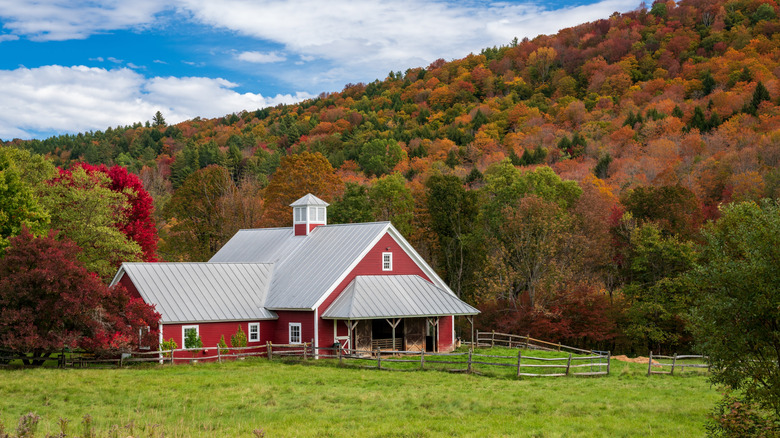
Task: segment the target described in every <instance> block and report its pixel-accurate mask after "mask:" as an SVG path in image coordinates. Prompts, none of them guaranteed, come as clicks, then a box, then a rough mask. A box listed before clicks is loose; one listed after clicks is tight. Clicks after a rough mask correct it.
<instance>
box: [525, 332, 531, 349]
mask: <svg viewBox="0 0 780 438" xmlns="http://www.w3.org/2000/svg"><path fill="white" fill-rule="evenodd" d="M530 343H531V334H530V333H529V334H527V335H525V349H526V350H528V345H529V344H530Z"/></svg>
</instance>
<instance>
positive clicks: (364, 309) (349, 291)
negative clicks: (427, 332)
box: [322, 275, 479, 319]
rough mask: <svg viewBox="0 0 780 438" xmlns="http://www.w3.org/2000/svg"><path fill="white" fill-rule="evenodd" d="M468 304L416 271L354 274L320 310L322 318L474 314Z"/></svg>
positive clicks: (475, 312)
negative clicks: (397, 273)
mask: <svg viewBox="0 0 780 438" xmlns="http://www.w3.org/2000/svg"><path fill="white" fill-rule="evenodd" d="M477 313H479V310H477V309H475V308H474V307H471V306H469V305H468V304H466V303H464V302H463V301H461V300H459V299H458V298H457V297H455V296H454V295H451V294H450V293H448V292H447V291H445V290H443V289H440V288H438V287H436V286H435V285H434V284H433V283H431V282H429V281H426V280H425V279H423V278H422V277H420V276H418V275H363V276H357V277H355V279H354V280H352V282H350V283H349V285H347V287H346V288H345V289H344V291H343V292H342V293H341V294H340V295H339V296H338V298H336V300H335V301H333V303H332V304H331V305H330V306H329V307H328V308H327V310H325V312H323V313H322V318H324V319H376V318H410V317H423V316H448V315H476V314H477Z"/></svg>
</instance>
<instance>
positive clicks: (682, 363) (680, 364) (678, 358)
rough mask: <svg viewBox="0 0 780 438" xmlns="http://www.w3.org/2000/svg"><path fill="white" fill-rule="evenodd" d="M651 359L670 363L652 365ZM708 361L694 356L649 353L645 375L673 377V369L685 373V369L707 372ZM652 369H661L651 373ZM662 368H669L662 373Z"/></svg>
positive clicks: (702, 357) (705, 358) (705, 357)
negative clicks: (698, 369)
mask: <svg viewBox="0 0 780 438" xmlns="http://www.w3.org/2000/svg"><path fill="white" fill-rule="evenodd" d="M653 359H656V360H658V359H660V360H671V361H672V362H671V363H669V362H655V363H653ZM708 360H709V358H708V357H707V356H700V355H695V354H685V355H677V354H676V353H675V355H674V356H663V355H660V354H656V355H653V352H652V351H651V352H650V354H649V355H648V360H647V375H648V376H652V375H653V374H669V375H674V369H675V367H677V368H679V369H680V371H685V368H707V369H708V370H709V368H710V366H709V365H708V364H707V363H706V362H707V361H708ZM689 361H696V362H693V363H692V362H689ZM702 362H703V363H702ZM653 367H657V368H661V371H653ZM663 367H670V370H669V371H663Z"/></svg>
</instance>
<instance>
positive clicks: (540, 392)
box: [0, 349, 719, 437]
mask: <svg viewBox="0 0 780 438" xmlns="http://www.w3.org/2000/svg"><path fill="white" fill-rule="evenodd" d="M507 351H508V352H511V351H514V354H516V352H517V350H507ZM489 354H499V355H500V354H501V350H498V349H497V350H493V351H491V352H490V353H489ZM528 354H529V355H533V354H534V353H533V352H528ZM507 355H509V354H507ZM366 364H368V362H367V363H366ZM383 366H384V364H383ZM646 372H647V366H646V365H641V364H627V363H623V362H617V361H613V362H612V373H611V375H610V376H609V377H597V378H583V377H576V378H575V377H562V378H523V379H521V380H518V379H515V378H509V377H506V378H502V377H500V376H499V377H491V376H484V375H482V376H480V375H467V374H462V373H447V372H441V371H423V372H420V371H409V372H402V371H378V370H371V369H358V368H355V367H344V368H339V367H338V366H337V365H336V364H335V363H334V361H309V362H306V363H301V362H294V363H292V362H281V361H273V362H268V361H267V360H266V359H248V360H245V361H237V362H230V363H224V364H215V363H210V364H203V363H201V364H197V365H176V366H168V365H166V366H146V367H131V368H123V369H67V370H58V369H6V370H0V420H1V421H2V422H3V424H4V425H5V427H6V430H7V431H13V430H14V428H15V427H16V423H17V421H18V419H19V417H20V416H22V415H24V414H26V413H28V412H35V413H37V414H38V415H40V416H41V417H42V419H41V422H40V423H39V427H38V435H39V436H44V435H45V434H46V433H57V432H59V425H58V424H59V423H58V420H59V418H67V419H69V420H70V426H69V431H70V436H73V435H77V434H80V432H81V430H80V425H79V423H80V422H81V419H82V417H83V416H84V415H86V414H89V415H90V416H91V417H92V418H93V424H94V427H95V429H96V430H97V431H98V436H107V435H109V433H110V432H109V431H110V430H111V428H112V427H114V426H119V427H120V428H122V429H121V430H122V432H123V433H120V434H118V436H128V435H131V434H132V435H134V436H136V437H144V436H162V434H164V436H166V437H190V436H192V437H198V436H202V437H207V436H208V437H212V436H247V437H252V436H255V435H254V434H253V430H256V429H262V430H263V431H264V432H265V436H266V437H277V436H377V437H380V436H381V437H401V436H404V437H435V436H529V437H534V436H535V437H574V436H588V437H590V436H604V437H621V436H643V437H648V436H650V437H667V436H677V437H688V436H703V435H704V428H703V424H704V421H705V417H706V414H707V413H708V412H709V411H710V410H711V409H712V407H713V405H714V403H715V402H716V400H717V399H718V398H719V394H718V392H717V390H716V389H714V388H712V387H711V386H710V384H709V383H708V381H707V379H706V377H705V376H703V375H702V374H701V373H695V372H690V373H689V372H688V371H687V370H686V371H685V372H684V373H682V374H681V375H675V376H652V377H647V376H646V375H645V374H646ZM129 424H132V431H131V430H130V429H129V428H124V426H126V425H129ZM131 432H132V433H131Z"/></svg>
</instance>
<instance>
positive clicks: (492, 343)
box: [490, 330, 496, 348]
mask: <svg viewBox="0 0 780 438" xmlns="http://www.w3.org/2000/svg"><path fill="white" fill-rule="evenodd" d="M495 346H496V331H495V330H493V331H492V332H491V334H490V348H493V347H495Z"/></svg>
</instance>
